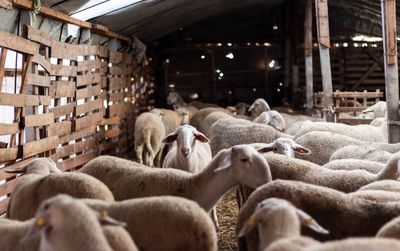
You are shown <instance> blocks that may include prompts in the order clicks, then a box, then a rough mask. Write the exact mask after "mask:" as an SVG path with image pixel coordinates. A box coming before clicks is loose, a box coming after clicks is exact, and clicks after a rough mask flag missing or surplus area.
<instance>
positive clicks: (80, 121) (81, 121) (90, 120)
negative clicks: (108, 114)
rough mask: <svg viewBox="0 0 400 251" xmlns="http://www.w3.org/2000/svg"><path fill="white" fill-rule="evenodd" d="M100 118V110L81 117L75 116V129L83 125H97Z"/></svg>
mask: <svg viewBox="0 0 400 251" xmlns="http://www.w3.org/2000/svg"><path fill="white" fill-rule="evenodd" d="M102 118H103V113H102V112H96V113H94V114H91V115H88V116H85V117H82V118H77V119H76V120H75V130H77V131H79V130H81V129H83V128H85V127H90V126H93V125H97V124H98V122H99V121H101V120H102Z"/></svg>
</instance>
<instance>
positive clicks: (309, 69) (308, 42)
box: [304, 0, 314, 115]
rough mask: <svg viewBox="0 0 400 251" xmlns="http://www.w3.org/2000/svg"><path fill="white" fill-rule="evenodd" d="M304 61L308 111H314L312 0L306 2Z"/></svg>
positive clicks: (309, 112)
mask: <svg viewBox="0 0 400 251" xmlns="http://www.w3.org/2000/svg"><path fill="white" fill-rule="evenodd" d="M304 62H305V74H306V75H305V76H306V113H307V114H309V115H311V114H312V113H313V108H314V102H313V94H314V88H313V62H312V0H306V2H305V20H304Z"/></svg>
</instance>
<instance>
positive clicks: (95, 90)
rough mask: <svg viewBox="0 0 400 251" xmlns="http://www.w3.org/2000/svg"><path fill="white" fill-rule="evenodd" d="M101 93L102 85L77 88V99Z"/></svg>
mask: <svg viewBox="0 0 400 251" xmlns="http://www.w3.org/2000/svg"><path fill="white" fill-rule="evenodd" d="M100 93H101V88H100V85H96V86H89V87H86V88H83V89H78V90H76V99H77V100H78V99H83V98H88V97H92V96H98V95H100Z"/></svg>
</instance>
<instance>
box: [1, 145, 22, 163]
mask: <svg viewBox="0 0 400 251" xmlns="http://www.w3.org/2000/svg"><path fill="white" fill-rule="evenodd" d="M17 155H18V148H5V149H0V162H6V161H10V160H16V159H17Z"/></svg>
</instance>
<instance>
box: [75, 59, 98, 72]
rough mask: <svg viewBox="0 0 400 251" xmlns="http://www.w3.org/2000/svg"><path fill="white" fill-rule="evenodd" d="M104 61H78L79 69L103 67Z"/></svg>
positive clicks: (87, 69) (88, 69)
mask: <svg viewBox="0 0 400 251" xmlns="http://www.w3.org/2000/svg"><path fill="white" fill-rule="evenodd" d="M102 65H103V63H102V62H101V61H100V60H99V59H96V60H86V61H82V62H78V68H77V70H78V71H90V70H92V69H99V68H101V67H102Z"/></svg>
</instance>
